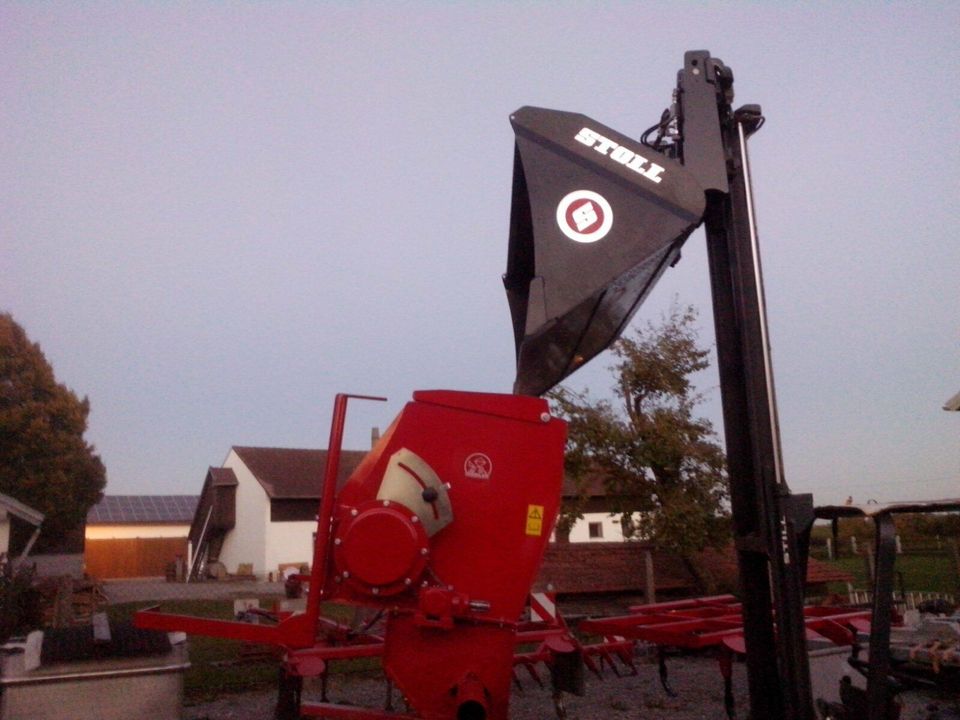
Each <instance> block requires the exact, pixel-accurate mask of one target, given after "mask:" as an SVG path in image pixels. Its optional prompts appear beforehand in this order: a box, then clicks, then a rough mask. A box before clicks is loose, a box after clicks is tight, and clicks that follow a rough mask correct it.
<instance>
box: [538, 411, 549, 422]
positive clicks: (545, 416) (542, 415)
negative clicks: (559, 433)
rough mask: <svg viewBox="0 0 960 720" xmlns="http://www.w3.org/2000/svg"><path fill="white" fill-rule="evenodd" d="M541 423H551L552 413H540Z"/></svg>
mask: <svg viewBox="0 0 960 720" xmlns="http://www.w3.org/2000/svg"><path fill="white" fill-rule="evenodd" d="M540 422H550V413H548V412H543V413H540Z"/></svg>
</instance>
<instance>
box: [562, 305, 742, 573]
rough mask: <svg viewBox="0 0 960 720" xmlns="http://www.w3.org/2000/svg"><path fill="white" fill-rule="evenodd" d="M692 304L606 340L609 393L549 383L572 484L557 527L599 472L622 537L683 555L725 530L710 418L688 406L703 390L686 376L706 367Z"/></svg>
mask: <svg viewBox="0 0 960 720" xmlns="http://www.w3.org/2000/svg"><path fill="white" fill-rule="evenodd" d="M696 317H697V313H696V311H695V309H694V308H693V307H686V308H682V309H681V308H677V307H674V308H673V309H672V311H671V312H670V314H669V316H667V317H665V318H664V319H663V321H662V322H661V323H660V324H659V325H654V324H652V323H648V324H647V326H645V327H644V328H641V329H639V330H638V331H637V332H636V333H635V335H634V336H633V337H624V338H621V339H620V340H618V341H617V342H616V343H615V344H614V346H613V354H614V357H615V358H616V362H615V363H614V364H613V365H612V366H611V368H610V370H611V371H612V374H613V377H614V379H615V384H614V388H613V390H614V394H615V397H616V400H615V401H608V400H596V401H594V400H592V399H591V398H590V397H589V393H588V392H583V393H577V392H574V391H572V390H570V389H567V388H563V387H561V388H559V389H556V390H554V391H552V392H551V394H550V398H551V400H553V402H554V404H555V406H556V408H557V409H558V411H559V414H560V415H561V416H562V417H564V419H566V420H567V422H568V423H569V428H568V430H569V439H568V442H567V454H566V470H567V473H568V475H569V476H570V477H572V478H573V479H574V480H575V481H576V482H577V484H578V486H579V487H580V489H581V496H580V498H579V501H574V502H573V503H571V504H570V505H568V506H566V507H565V508H564V510H563V512H562V515H561V520H560V523H559V527H560V530H561V532H562V531H563V530H564V529H565V528H569V527H570V525H572V524H573V522H574V521H575V520H576V519H577V518H580V517H582V516H583V507H584V503H585V497H584V496H585V493H586V492H587V489H588V487H589V486H590V485H591V484H595V483H597V482H602V484H603V487H604V490H605V494H606V498H607V502H608V507H609V509H610V510H611V512H613V513H615V514H618V515H620V518H621V522H622V524H623V528H624V532H625V534H626V535H627V536H628V537H631V536H633V537H639V538H643V539H649V540H652V541H654V542H655V543H656V544H657V545H658V546H660V547H662V548H664V549H666V550H670V551H673V552H675V553H677V554H679V555H680V556H681V557H683V558H684V559H689V558H691V556H692V555H693V553H694V552H695V551H697V550H700V549H702V548H703V547H705V546H708V545H713V546H715V545H718V544H720V543H721V542H722V541H723V540H725V539H728V538H729V537H730V530H729V523H728V511H727V498H728V491H727V482H726V473H725V457H724V453H723V450H722V449H721V448H720V446H719V445H718V444H717V439H716V435H715V433H714V431H713V427H712V425H711V423H710V422H709V421H708V420H706V419H704V418H700V417H696V416H695V410H696V408H697V406H698V405H699V404H700V402H701V401H702V396H701V395H700V394H698V393H697V392H696V391H695V388H694V386H693V384H692V378H691V376H692V375H693V374H694V373H696V372H699V371H701V370H704V369H705V368H707V367H709V360H708V355H709V353H708V351H707V350H706V349H704V348H702V347H700V346H699V344H698V338H697V333H696V328H695V325H694V323H695V320H696Z"/></svg>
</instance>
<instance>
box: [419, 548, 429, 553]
mask: <svg viewBox="0 0 960 720" xmlns="http://www.w3.org/2000/svg"><path fill="white" fill-rule="evenodd" d="M428 552H430V551H429V550H427V549H426V548H420V554H421V555H426V554H427V553H428Z"/></svg>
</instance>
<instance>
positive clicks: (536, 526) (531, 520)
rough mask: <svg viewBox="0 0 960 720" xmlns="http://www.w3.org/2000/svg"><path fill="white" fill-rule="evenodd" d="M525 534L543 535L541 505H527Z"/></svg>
mask: <svg viewBox="0 0 960 720" xmlns="http://www.w3.org/2000/svg"><path fill="white" fill-rule="evenodd" d="M527 535H532V536H533V537H540V536H541V535H543V505H527Z"/></svg>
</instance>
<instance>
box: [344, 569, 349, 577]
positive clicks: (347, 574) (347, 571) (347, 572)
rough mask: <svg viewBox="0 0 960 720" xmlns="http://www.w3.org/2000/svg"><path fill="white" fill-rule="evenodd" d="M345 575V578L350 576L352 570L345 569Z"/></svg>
mask: <svg viewBox="0 0 960 720" xmlns="http://www.w3.org/2000/svg"><path fill="white" fill-rule="evenodd" d="M343 577H344V578H348V577H350V571H349V570H344V571H343Z"/></svg>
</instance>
